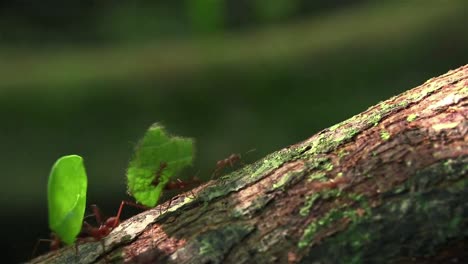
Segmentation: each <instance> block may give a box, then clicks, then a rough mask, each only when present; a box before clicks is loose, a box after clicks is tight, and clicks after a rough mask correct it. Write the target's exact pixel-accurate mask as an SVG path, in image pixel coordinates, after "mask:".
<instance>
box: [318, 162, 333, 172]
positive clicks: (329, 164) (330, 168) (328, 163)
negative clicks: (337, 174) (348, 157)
mask: <svg viewBox="0 0 468 264" xmlns="http://www.w3.org/2000/svg"><path fill="white" fill-rule="evenodd" d="M321 168H322V169H324V170H326V171H331V170H333V164H332V163H331V162H327V163H325V164H323V165H322V166H321Z"/></svg>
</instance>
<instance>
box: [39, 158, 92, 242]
mask: <svg viewBox="0 0 468 264" xmlns="http://www.w3.org/2000/svg"><path fill="white" fill-rule="evenodd" d="M87 185H88V178H87V176H86V170H85V167H84V165H83V158H81V157H80V156H78V155H69V156H64V157H61V158H60V159H58V160H57V162H55V164H54V166H53V167H52V171H51V172H50V176H49V182H48V186H47V200H48V206H49V227H50V229H51V230H52V231H53V232H54V233H55V234H56V235H57V236H58V237H59V238H60V240H61V241H63V242H64V243H65V244H73V242H75V239H76V237H77V235H78V234H79V233H80V231H81V225H82V223H83V218H84V212H85V208H86V190H87Z"/></svg>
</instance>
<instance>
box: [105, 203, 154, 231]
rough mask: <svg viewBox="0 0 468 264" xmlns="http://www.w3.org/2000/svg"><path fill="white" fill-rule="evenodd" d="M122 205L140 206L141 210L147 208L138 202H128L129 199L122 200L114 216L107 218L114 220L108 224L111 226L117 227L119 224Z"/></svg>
mask: <svg viewBox="0 0 468 264" xmlns="http://www.w3.org/2000/svg"><path fill="white" fill-rule="evenodd" d="M124 205H129V206H133V207H136V208H140V209H143V210H148V209H149V208H148V207H147V206H144V205H140V204H137V203H133V202H129V201H122V202H121V203H120V207H119V211H118V212H117V215H116V216H115V217H110V218H109V219H111V220H114V223H113V224H112V225H111V226H110V227H111V228H115V227H117V226H118V225H119V221H120V215H121V214H122V209H123V207H124ZM108 221H109V220H108Z"/></svg>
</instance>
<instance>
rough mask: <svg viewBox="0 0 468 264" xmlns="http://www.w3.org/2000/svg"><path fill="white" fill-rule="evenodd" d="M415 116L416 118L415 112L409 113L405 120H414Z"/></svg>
mask: <svg viewBox="0 0 468 264" xmlns="http://www.w3.org/2000/svg"><path fill="white" fill-rule="evenodd" d="M416 118H418V115H417V114H410V115H409V116H408V117H406V121H408V122H413V121H414V120H416Z"/></svg>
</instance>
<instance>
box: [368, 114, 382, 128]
mask: <svg viewBox="0 0 468 264" xmlns="http://www.w3.org/2000/svg"><path fill="white" fill-rule="evenodd" d="M380 119H382V116H381V115H380V114H378V113H377V114H373V115H371V116H370V117H369V122H370V123H371V124H373V125H374V126H377V125H378V124H379V121H380Z"/></svg>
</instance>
